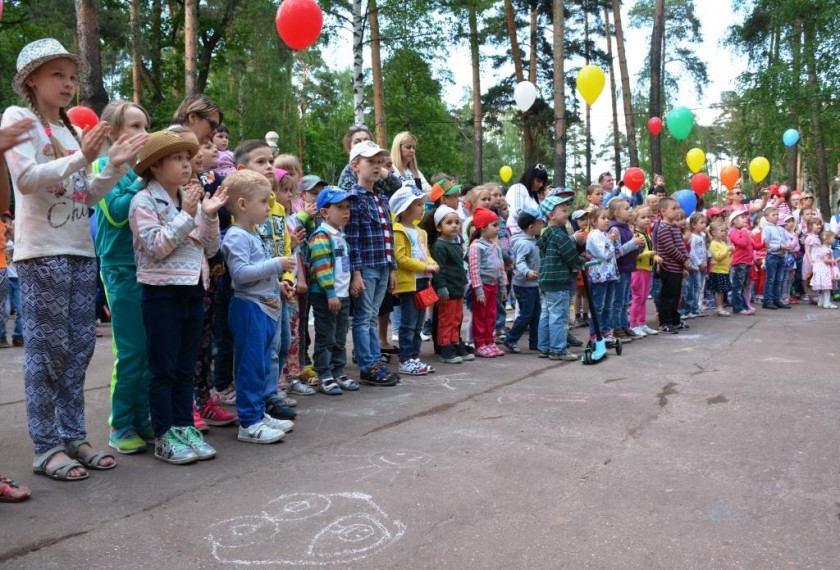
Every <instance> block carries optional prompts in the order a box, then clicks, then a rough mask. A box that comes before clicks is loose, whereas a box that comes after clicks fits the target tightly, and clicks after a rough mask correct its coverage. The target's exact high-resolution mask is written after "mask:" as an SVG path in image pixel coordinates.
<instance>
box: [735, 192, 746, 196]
mask: <svg viewBox="0 0 840 570" xmlns="http://www.w3.org/2000/svg"><path fill="white" fill-rule="evenodd" d="M733 194H735V195H736V196H743V195H744V193H743V192H733Z"/></svg>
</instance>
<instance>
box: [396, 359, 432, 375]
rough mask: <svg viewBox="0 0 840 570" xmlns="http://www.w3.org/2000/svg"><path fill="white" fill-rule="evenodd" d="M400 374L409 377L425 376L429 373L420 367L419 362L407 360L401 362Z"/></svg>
mask: <svg viewBox="0 0 840 570" xmlns="http://www.w3.org/2000/svg"><path fill="white" fill-rule="evenodd" d="M400 374H407V375H409V376H425V375H426V374H428V372H426V370H424V369H423V367H422V366H420V362H419V361H416V360H406V361H405V362H400Z"/></svg>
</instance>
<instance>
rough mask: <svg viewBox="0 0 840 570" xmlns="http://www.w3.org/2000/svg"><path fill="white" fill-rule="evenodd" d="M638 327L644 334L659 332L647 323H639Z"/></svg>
mask: <svg viewBox="0 0 840 570" xmlns="http://www.w3.org/2000/svg"><path fill="white" fill-rule="evenodd" d="M639 328H640V329H642V332H643V333H645V334H659V331H658V330H656V329H652V328H650V327H649V326H647V325H640V326H639Z"/></svg>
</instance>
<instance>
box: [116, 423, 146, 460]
mask: <svg viewBox="0 0 840 570" xmlns="http://www.w3.org/2000/svg"><path fill="white" fill-rule="evenodd" d="M108 446H109V447H113V448H114V449H116V450H117V452H118V453H122V454H124V455H131V454H132V453H140V452H142V451H146V442H145V441H143V438H142V437H140V436H139V435H138V434H137V431H136V430H135V429H134V426H128V427H124V428H122V429H112V430H111V434H110V435H109V436H108Z"/></svg>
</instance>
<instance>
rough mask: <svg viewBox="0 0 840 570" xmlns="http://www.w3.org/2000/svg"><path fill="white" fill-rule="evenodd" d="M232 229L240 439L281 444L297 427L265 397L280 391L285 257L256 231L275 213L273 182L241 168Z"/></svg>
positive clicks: (233, 184) (231, 179)
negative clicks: (275, 360)
mask: <svg viewBox="0 0 840 570" xmlns="http://www.w3.org/2000/svg"><path fill="white" fill-rule="evenodd" d="M222 188H224V189H226V190H227V192H228V200H229V201H230V206H229V211H230V212H231V214H232V215H233V219H234V225H232V226H231V227H230V228H229V229H228V231H227V233H226V234H225V239H224V241H223V242H222V255H223V256H224V258H225V263H226V264H227V266H228V270H229V271H230V278H231V282H232V283H233V297H232V298H231V300H230V312H229V319H230V328H231V331H232V332H233V362H234V364H233V366H234V370H235V375H236V412H237V414H238V416H239V425H240V427H239V433H238V434H237V439H238V440H239V441H243V442H246V443H262V444H268V443H275V442H277V441H280V440H281V439H283V437H284V436H285V435H286V432H288V431H291V429H292V427H294V424H293V423H292V422H291V421H288V420H278V419H274V418H272V417H271V416H269V415H268V414H267V413H266V402H265V400H264V398H263V396H264V394H265V393H266V392H267V391H269V390H273V389H274V388H275V387H276V384H277V380H276V379H275V378H273V377H272V376H271V348H272V342H273V340H274V334H275V332H276V328H277V319H279V318H280V313H281V309H282V300H281V298H280V274H281V273H282V272H283V271H284V270H285V268H284V267H283V265H284V259H283V258H282V257H279V256H273V257H272V256H271V255H270V250H268V249H267V248H266V247H265V243H264V242H263V241H262V240H261V239H260V237H259V235H258V234H257V233H256V231H254V230H255V228H256V227H257V226H260V225H262V224H264V223H265V220H266V218H267V217H268V214H269V211H270V209H269V205H268V201H269V197H270V196H271V183H270V182H269V181H268V180H267V179H266V178H265V176H261V175H260V174H257V173H256V172H252V171H250V170H241V171H238V172H234V173H233V174H231V175H230V176H228V177H227V178H226V179H225V181H224V184H223V186H222Z"/></svg>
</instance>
